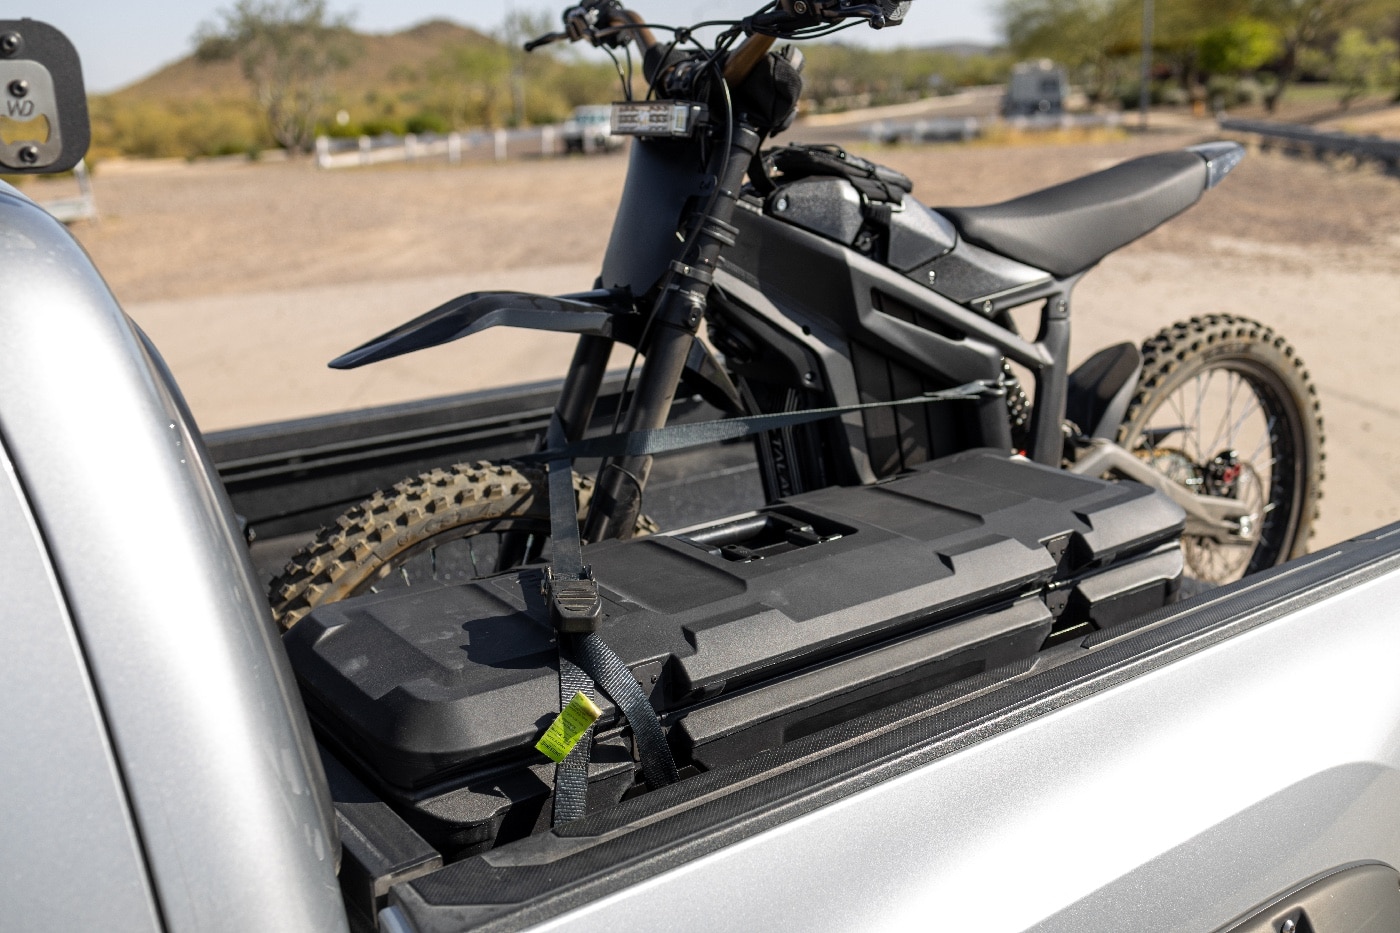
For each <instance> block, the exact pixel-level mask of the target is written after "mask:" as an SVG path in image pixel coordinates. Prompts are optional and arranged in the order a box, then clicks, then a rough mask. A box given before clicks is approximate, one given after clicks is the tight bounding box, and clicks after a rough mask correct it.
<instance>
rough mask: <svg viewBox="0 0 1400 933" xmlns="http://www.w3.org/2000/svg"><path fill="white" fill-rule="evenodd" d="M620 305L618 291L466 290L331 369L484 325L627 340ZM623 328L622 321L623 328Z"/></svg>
mask: <svg viewBox="0 0 1400 933" xmlns="http://www.w3.org/2000/svg"><path fill="white" fill-rule="evenodd" d="M623 310H630V302H627V303H626V305H625V306H624V302H623V298H622V295H621V294H620V293H618V292H613V291H607V290H599V291H592V292H583V293H581V294H578V295H561V296H559V297H557V298H556V297H549V296H546V295H532V294H529V293H526V292H471V293H470V294H466V295H461V296H459V297H457V298H453V299H452V300H451V301H449V302H447V303H445V304H441V305H438V306H437V307H436V308H434V309H433V310H431V311H429V312H428V313H427V314H424V315H421V316H420V317H416V318H414V319H413V320H411V321H409V322H408V323H407V324H401V325H399V326H398V327H396V328H394V329H393V330H391V331H389V332H388V333H387V334H381V335H380V336H378V337H375V338H374V339H373V340H371V341H369V342H368V343H364V344H361V345H360V346H358V347H356V348H355V349H353V350H351V351H350V352H349V353H344V354H342V355H340V356H338V357H336V358H335V359H333V360H331V362H330V366H331V368H332V369H354V368H355V367H357V366H363V365H365V364H366V363H377V362H379V361H380V360H387V359H390V358H392V357H395V356H402V355H403V354H405V353H412V352H414V351H415V350H426V349H427V348H428V347H436V346H441V345H442V344H444V343H451V342H452V341H454V340H460V339H461V338H463V337H468V336H470V335H472V334H475V333H477V332H479V331H483V330H486V329H487V328H488V327H523V328H527V329H530V330H549V331H554V332H556V333H564V334H578V335H580V336H592V337H607V338H609V339H620V340H623V342H629V341H627V336H628V335H626V334H623V333H619V328H618V327H617V323H618V321H619V318H621V317H626V316H629V315H620V314H619V312H620V311H623ZM621 329H623V330H625V329H626V328H625V325H624V327H623V328H621Z"/></svg>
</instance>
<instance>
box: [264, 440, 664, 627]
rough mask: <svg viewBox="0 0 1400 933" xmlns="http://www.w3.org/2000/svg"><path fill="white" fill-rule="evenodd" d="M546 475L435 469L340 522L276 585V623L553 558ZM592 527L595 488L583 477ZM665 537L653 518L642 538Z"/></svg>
mask: <svg viewBox="0 0 1400 933" xmlns="http://www.w3.org/2000/svg"><path fill="white" fill-rule="evenodd" d="M547 490H548V485H547V484H546V483H545V473H544V470H542V469H538V468H534V467H528V466H521V465H516V464H509V463H459V464H457V465H455V466H451V467H446V468H443V469H437V470H430V471H428V472H427V473H423V474H421V475H419V476H417V477H414V478H413V479H408V480H404V481H403V482H402V483H399V484H398V485H396V486H394V487H393V488H391V489H383V490H379V491H377V492H375V493H374V494H373V495H372V496H371V497H370V498H369V499H367V500H365V501H364V502H361V503H360V504H359V505H357V506H355V507H354V508H352V509H350V510H349V511H347V512H345V513H343V514H342V515H340V516H338V517H337V518H336V520H335V522H334V523H333V524H331V525H329V526H327V527H325V528H322V529H321V530H320V531H319V532H318V533H317V534H316V537H315V538H314V539H312V541H311V543H309V544H308V545H306V546H305V547H304V548H302V549H301V550H300V551H299V552H297V554H296V555H294V556H293V557H292V559H291V561H290V562H289V563H288V564H287V567H286V569H285V570H284V571H283V572H282V575H281V576H279V577H277V578H276V579H275V580H273V581H272V583H271V584H270V596H271V600H272V615H273V618H274V619H275V620H276V621H277V624H278V625H279V626H280V627H281V628H283V629H288V628H291V627H292V626H293V625H295V624H296V623H297V622H298V621H299V620H300V619H301V618H302V617H303V616H305V615H306V614H307V613H308V612H310V611H311V610H312V609H315V608H316V607H317V606H320V605H322V604H324V603H329V602H334V601H335V600H339V599H346V598H348V597H351V596H359V595H361V594H364V593H377V592H380V591H381V590H384V589H390V588H396V587H404V586H413V585H415V584H422V583H424V582H427V581H440V582H447V583H464V582H466V581H468V580H472V579H476V578H478V577H483V576H487V575H490V574H493V573H499V572H501V571H504V570H510V569H512V568H515V567H519V566H521V565H523V564H526V563H536V562H542V561H545V560H547V559H548V556H547V548H548V538H549V531H550V525H549V499H548V495H547ZM574 495H575V498H576V500H577V503H576V504H577V512H578V515H579V518H580V519H582V518H583V517H584V516H585V515H586V514H587V512H588V505H589V502H590V500H591V499H592V496H593V482H592V480H590V479H588V478H587V477H582V476H578V475H577V474H575V476H574ZM654 531H656V523H655V522H653V521H652V520H651V519H649V518H647V517H646V516H641V517H639V518H638V519H637V525H636V533H637V534H649V533H651V532H654Z"/></svg>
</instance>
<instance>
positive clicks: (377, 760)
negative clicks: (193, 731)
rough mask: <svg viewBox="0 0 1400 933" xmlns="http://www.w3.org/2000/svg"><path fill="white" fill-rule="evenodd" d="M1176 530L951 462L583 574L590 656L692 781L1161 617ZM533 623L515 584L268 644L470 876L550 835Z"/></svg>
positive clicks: (355, 607) (1057, 486) (1160, 514)
mask: <svg viewBox="0 0 1400 933" xmlns="http://www.w3.org/2000/svg"><path fill="white" fill-rule="evenodd" d="M1182 522H1183V514H1182V512H1181V509H1180V508H1179V507H1178V506H1176V505H1175V504H1174V503H1172V502H1171V501H1170V500H1168V499H1166V498H1165V497H1164V496H1161V495H1160V494H1158V493H1155V492H1153V491H1151V490H1149V489H1148V488H1147V487H1144V486H1140V485H1137V484H1135V483H1111V482H1104V481H1100V480H1096V479H1090V478H1085V477H1078V476H1073V475H1070V474H1067V473H1064V472H1061V471H1058V470H1053V469H1049V468H1046V467H1043V466H1039V465H1037V464H1033V463H1030V462H1027V461H1024V460H1020V459H1017V458H1009V457H1007V456H1006V455H1005V454H1002V453H998V452H993V451H972V452H968V453H964V454H958V455H955V456H952V457H947V458H944V459H941V460H937V461H934V462H932V463H929V464H926V465H925V466H923V467H922V468H920V469H918V470H916V471H914V472H912V473H908V474H905V475H902V476H900V477H897V478H895V479H892V480H888V481H885V482H882V483H880V484H877V485H874V486H866V487H857V488H831V489H826V490H821V491H818V492H813V493H806V494H803V495H800V496H794V497H792V498H790V499H788V500H785V501H781V502H779V503H777V504H775V505H773V506H771V507H769V508H767V509H764V510H762V511H761V512H759V513H757V514H755V515H751V516H745V517H741V518H738V519H731V520H728V521H724V522H719V523H716V524H714V525H711V526H707V527H705V528H701V529H695V530H691V531H689V532H687V533H677V534H671V535H659V536H655V537H651V538H643V539H639V540H633V541H628V542H605V543H602V544H598V545H593V546H590V547H588V548H587V550H586V552H585V559H586V561H587V563H589V564H590V565H591V566H592V568H593V573H594V576H595V577H596V578H597V580H598V582H599V585H600V589H601V590H602V593H603V597H604V602H605V611H606V617H605V619H604V621H603V624H602V627H601V629H600V634H601V636H602V638H603V639H604V640H605V641H606V642H607V643H608V644H609V645H611V646H612V648H613V649H614V650H615V651H616V652H617V653H618V654H619V655H620V656H621V657H622V659H623V660H624V661H625V662H627V664H628V665H629V666H630V667H631V668H632V671H633V673H634V675H636V676H637V678H638V680H639V681H640V682H641V683H642V685H643V687H644V688H645V689H647V690H648V691H649V692H650V696H651V699H652V703H653V705H654V706H655V707H656V709H657V711H658V712H659V713H661V714H662V717H663V720H664V722H665V723H666V725H667V727H668V730H669V735H670V739H671V744H672V746H673V748H674V750H675V751H676V754H677V758H678V763H679V764H680V765H681V766H682V767H690V766H693V767H696V768H699V769H702V770H703V769H710V768H715V767H719V766H722V765H724V764H726V763H728V762H731V761H735V760H739V759H741V758H744V757H747V756H749V755H751V754H754V753H756V752H757V751H760V750H762V749H765V748H771V747H774V746H776V745H778V744H780V743H782V742H784V741H788V740H792V739H794V738H797V737H800V736H803V735H808V734H811V733H813V732H816V731H819V730H821V729H823V728H826V727H828V726H831V725H834V724H837V723H840V722H843V721H847V720H849V719H851V718H854V717H855V716H859V715H861V714H863V713H865V712H868V711H869V710H871V709H874V708H877V707H878V706H881V705H885V704H888V703H893V702H897V701H898V700H900V699H903V698H906V697H909V696H913V695H917V694H920V693H924V692H928V691H930V690H933V689H936V688H938V687H940V686H943V685H944V684H947V683H950V682H953V681H955V680H959V679H962V678H965V677H969V676H973V675H975V674H978V673H981V672H983V671H986V670H991V669H996V668H1002V667H1006V666H1008V665H1015V664H1017V663H1021V664H1023V665H1024V664H1027V663H1028V662H1029V661H1030V659H1031V658H1033V656H1034V655H1035V654H1036V653H1037V652H1038V651H1039V650H1040V649H1041V648H1042V646H1044V645H1045V644H1046V643H1047V641H1048V640H1052V639H1054V640H1062V639H1063V638H1064V637H1065V634H1064V633H1068V634H1069V635H1070V636H1071V637H1072V636H1073V635H1074V634H1075V633H1078V632H1082V633H1083V634H1088V633H1089V632H1090V631H1092V630H1093V629H1094V628H1096V627H1099V628H1101V627H1104V626H1107V625H1111V624H1113V623H1115V622H1118V621H1122V620H1124V619H1126V618H1130V617H1132V616H1134V615H1137V614H1139V613H1141V612H1143V611H1147V610H1149V609H1151V608H1155V607H1158V606H1161V605H1163V604H1164V603H1165V602H1168V601H1170V600H1171V599H1172V598H1174V596H1175V593H1176V589H1177V585H1178V581H1179V577H1180V573H1181V567H1182V563H1181V556H1180V552H1179V549H1178V546H1177V538H1178V537H1179V535H1180V532H1181V529H1182ZM546 620H547V613H546V611H545V605H544V601H543V598H542V597H541V595H540V575H539V573H538V572H535V571H526V572H521V573H510V574H504V575H501V576H497V577H494V578H490V579H486V580H480V581H476V582H474V583H470V584H467V585H464V586H450V587H449V586H428V587H421V588H420V587H415V588H411V589H403V590H397V591H391V592H386V593H383V594H379V595H375V596H369V597H363V598H357V599H353V600H346V601H344V602H340V603H334V604H331V605H328V606H325V607H322V608H320V609H317V610H316V611H315V612H313V613H312V614H311V615H310V616H308V617H307V618H306V619H304V620H302V621H301V622H300V623H299V624H298V625H297V626H296V627H295V628H293V629H292V630H291V631H290V632H288V633H287V635H286V636H285V638H284V642H285V644H286V647H287V651H288V653H289V655H290V656H291V659H292V664H293V666H294V668H295V669H296V672H297V675H298V677H299V679H300V681H301V684H302V687H303V693H304V695H305V698H306V701H307V706H308V709H309V710H310V712H311V715H312V718H313V721H314V722H315V723H316V725H317V726H318V729H319V730H320V731H321V733H322V735H323V737H324V738H325V740H326V741H327V742H328V743H329V744H330V745H332V746H333V747H335V748H336V749H337V750H338V751H339V752H340V753H341V754H342V755H343V756H344V757H345V758H346V759H348V760H349V761H350V762H351V763H352V764H353V765H354V766H356V767H357V770H359V771H360V772H361V774H362V776H364V777H365V778H366V779H367V780H370V781H371V782H372V783H373V784H375V785H376V786H377V787H378V789H379V790H380V792H381V793H383V794H384V795H385V796H386V797H387V798H388V799H390V800H391V802H394V803H396V804H397V805H398V806H400V807H401V809H402V810H403V811H404V813H405V816H406V817H407V818H408V819H409V820H410V822H413V823H414V824H415V825H417V826H418V827H419V829H420V831H422V832H424V833H425V835H428V836H429V838H430V839H432V840H434V841H435V842H437V844H439V845H440V846H442V847H444V848H446V849H448V850H449V851H455V852H470V851H476V850H479V849H481V848H484V847H487V846H489V845H490V844H492V842H493V841H494V840H495V839H496V837H497V835H498V834H501V833H506V834H510V835H514V834H517V833H518V834H524V833H528V832H529V831H530V830H532V829H533V828H534V827H535V826H536V825H537V824H538V823H540V821H543V820H547V816H548V807H547V805H546V804H547V802H548V797H549V786H550V785H549V781H550V775H551V766H550V764H549V762H547V761H546V760H545V759H544V757H543V756H542V755H541V754H540V753H538V752H536V751H535V750H534V748H533V744H534V742H535V740H536V739H537V738H538V737H539V735H540V734H541V733H542V732H543V730H544V729H545V727H546V726H547V725H548V724H549V722H550V721H551V720H552V719H553V717H554V715H555V714H556V713H557V712H558V709H559V698H558V667H557V663H558V662H557V649H556V646H555V642H554V635H553V632H552V631H551V629H550V627H549V625H548V624H547V621H546ZM1052 633H1053V634H1052ZM599 705H600V706H601V707H602V708H603V717H602V719H600V720H599V725H598V735H599V738H598V742H597V748H596V749H595V754H594V768H593V772H592V774H591V780H593V781H595V782H597V786H596V787H595V788H594V790H593V791H591V793H590V799H591V801H592V802H594V803H600V802H601V803H607V802H613V801H616V800H617V799H619V797H620V795H621V794H622V793H624V792H626V791H627V790H628V789H629V788H630V787H631V786H632V785H633V782H634V778H635V770H636V769H635V763H634V761H633V756H632V754H631V749H630V742H629V736H628V733H627V732H626V730H625V728H624V729H621V730H619V729H616V728H613V725H614V720H615V719H616V718H617V717H616V715H615V710H614V709H613V707H612V706H611V704H609V703H608V702H607V701H606V699H605V698H600V703H599ZM503 825H504V827H505V829H504V830H503V829H502V827H503Z"/></svg>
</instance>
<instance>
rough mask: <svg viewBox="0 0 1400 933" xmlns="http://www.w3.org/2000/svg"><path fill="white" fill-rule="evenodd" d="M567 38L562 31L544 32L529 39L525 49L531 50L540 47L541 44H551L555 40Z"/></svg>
mask: <svg viewBox="0 0 1400 933" xmlns="http://www.w3.org/2000/svg"><path fill="white" fill-rule="evenodd" d="M567 38H569V37H568V36H567V35H565V34H564V33H562V32H550V33H545V34H544V35H542V36H540V37H538V38H535V39H531V40H530V41H529V42H526V43H525V51H527V52H533V51H534V50H535V49H537V48H540V47H541V46H545V45H551V44H553V43H555V42H562V41H564V40H565V39H567Z"/></svg>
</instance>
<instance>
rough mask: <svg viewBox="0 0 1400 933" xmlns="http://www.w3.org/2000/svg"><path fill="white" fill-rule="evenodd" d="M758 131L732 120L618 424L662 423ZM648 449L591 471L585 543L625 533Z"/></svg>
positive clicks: (646, 469) (637, 503)
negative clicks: (709, 202) (704, 207)
mask: <svg viewBox="0 0 1400 933" xmlns="http://www.w3.org/2000/svg"><path fill="white" fill-rule="evenodd" d="M761 141H762V136H761V135H760V133H759V132H758V131H757V130H755V129H753V128H752V127H749V126H746V125H744V124H742V123H738V122H737V121H736V124H735V127H734V136H733V140H732V143H731V145H730V148H729V153H728V156H727V158H726V160H725V164H724V170H723V173H722V175H721V176H720V179H719V188H718V191H717V192H716V195H715V198H714V206H713V208H711V210H710V212H709V213H708V214H706V215H704V216H702V217H701V218H700V219H699V224H700V227H699V230H698V231H697V232H696V235H695V241H694V244H693V245H692V246H691V248H690V249H689V250H688V251H687V252H686V254H685V255H684V256H683V257H682V258H681V259H679V260H676V261H674V262H672V263H671V271H670V276H669V278H670V282H669V284H668V285H667V286H666V287H665V289H664V290H663V291H662V293H661V295H660V297H659V298H658V299H657V307H656V311H655V313H654V317H653V320H652V325H651V332H652V333H651V340H650V343H649V345H648V346H647V347H645V348H644V350H645V353H646V360H645V362H644V363H643V364H642V369H641V375H640V376H639V378H638V380H637V390H636V392H635V393H634V395H633V402H632V405H631V406H630V407H629V408H628V411H627V421H626V423H625V426H624V430H625V431H628V432H631V431H644V430H651V429H654V428H660V427H664V426H665V424H666V419H667V417H668V416H669V415H670V412H671V403H672V402H673V401H675V398H676V389H677V388H678V387H679V385H680V381H681V375H682V373H683V372H684V371H685V361H686V357H687V356H688V355H689V353H690V348H691V344H692V342H693V341H694V340H695V335H696V333H697V332H698V331H699V330H700V325H701V323H702V322H703V321H704V319H705V303H706V300H707V298H708V296H709V293H710V284H711V282H712V281H713V280H714V272H715V266H716V263H717V262H718V260H719V256H720V252H721V251H722V250H723V248H724V247H725V246H732V245H733V244H734V237H735V235H736V234H737V232H738V231H737V230H736V228H735V227H734V225H733V224H732V223H730V221H731V220H732V219H733V217H734V209H735V205H736V204H737V203H738V200H739V191H740V189H741V188H742V187H743V183H744V173H745V172H746V171H747V170H748V167H749V164H750V163H751V162H752V161H753V159H754V157H755V156H756V155H757V153H758V147H759V144H760V143H761ZM651 464H652V457H651V455H649V454H642V455H636V456H628V457H619V458H612V459H609V460H607V461H605V462H604V463H603V467H602V469H601V470H600V471H599V474H598V489H597V491H596V492H595V493H594V496H593V508H592V510H591V511H590V512H589V514H588V523H587V524H586V525H585V527H584V540H585V541H601V540H603V539H605V538H630V537H631V536H632V529H633V527H634V526H635V525H636V522H637V516H638V515H640V514H641V510H642V491H643V490H644V489H645V488H646V483H647V477H648V475H650V473H651Z"/></svg>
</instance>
